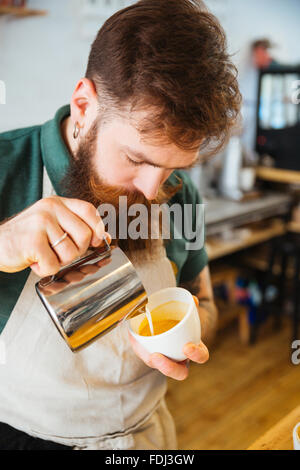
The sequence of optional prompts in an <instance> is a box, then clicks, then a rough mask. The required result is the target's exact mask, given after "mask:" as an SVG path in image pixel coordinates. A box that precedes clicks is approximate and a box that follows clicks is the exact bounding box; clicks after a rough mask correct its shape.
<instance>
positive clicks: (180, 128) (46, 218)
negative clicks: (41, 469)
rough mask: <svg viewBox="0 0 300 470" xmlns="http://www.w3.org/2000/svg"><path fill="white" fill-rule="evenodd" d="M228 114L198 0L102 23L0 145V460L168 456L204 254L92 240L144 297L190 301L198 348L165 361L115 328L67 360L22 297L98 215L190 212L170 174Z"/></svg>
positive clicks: (225, 72)
mask: <svg viewBox="0 0 300 470" xmlns="http://www.w3.org/2000/svg"><path fill="white" fill-rule="evenodd" d="M62 79H63V77H62ZM239 107H240V93H239V90H238V85H237V80H236V70H235V67H234V66H233V64H232V63H231V61H230V58H229V56H228V54H227V50H226V40H225V36H224V32H223V30H222V28H221V26H220V25H219V23H218V21H217V19H216V18H215V17H214V16H213V15H211V14H210V13H209V12H208V11H207V10H206V8H205V7H204V5H203V4H202V3H201V2H197V1H189V0H164V1H161V0H141V1H139V2H137V3H135V4H134V5H132V6H130V7H127V8H125V9H123V10H121V11H119V12H117V13H116V14H114V15H113V16H112V17H111V18H109V19H108V20H107V21H106V22H105V23H104V25H103V26H102V28H101V29H100V31H99V33H98V35H97V37H96V39H95V41H94V42H93V44H92V47H91V51H90V55H89V59H88V65H87V69H86V74H85V76H84V77H83V78H81V79H80V80H79V81H78V83H77V85H76V88H75V90H74V92H73V94H72V99H71V103H70V105H67V106H63V107H62V108H60V109H59V110H58V111H57V113H56V115H55V117H54V119H52V120H50V121H48V122H46V123H45V124H43V125H38V126H34V127H30V128H25V129H18V130H13V131H10V132H6V133H3V134H1V135H0V167H1V175H0V193H1V201H0V221H1V224H0V295H1V306H0V325H1V331H2V333H1V336H0V340H1V345H2V346H3V348H2V350H4V351H5V360H3V361H2V363H1V364H0V422H1V424H0V448H3V449H62V450H63V449H176V447H177V443H176V432H175V426H174V422H173V419H172V417H171V415H170V413H169V411H168V409H167V407H166V403H165V394H166V390H167V380H166V377H171V378H173V379H176V380H183V379H186V378H187V376H188V361H189V360H191V361H194V362H196V363H204V362H206V361H207V359H208V350H207V347H206V346H205V344H204V343H206V341H208V340H209V338H210V337H211V336H212V335H213V332H214V330H215V327H216V322H217V311H216V308H215V305H214V300H213V292H212V288H211V283H210V276H209V268H208V265H207V262H208V260H207V255H206V252H205V248H204V247H201V248H199V249H197V250H192V249H191V250H189V249H186V239H185V236H184V234H182V237H181V238H178V237H173V238H172V239H171V240H168V241H167V242H166V243H165V241H164V240H163V239H162V237H159V238H158V239H156V240H151V239H141V240H130V239H127V240H124V239H122V240H121V239H120V237H119V236H118V233H117V234H116V237H115V238H114V237H109V234H106V236H107V237H108V239H109V241H110V242H112V243H117V244H119V245H120V247H121V248H123V249H124V250H125V252H126V254H127V255H128V257H129V258H130V259H131V261H132V262H133V264H134V266H135V268H136V269H137V271H138V274H139V275H140V277H141V280H142V282H143V284H144V286H145V289H146V291H147V293H148V294H151V293H152V292H155V291H157V290H159V289H163V288H165V287H170V286H176V285H180V286H183V287H185V288H186V289H188V290H189V291H190V292H191V293H192V294H193V295H194V296H195V301H196V302H197V304H198V311H199V316H200V321H201V325H202V339H203V341H204V342H201V343H200V344H191V343H188V344H186V346H185V348H184V353H185V354H186V357H187V358H188V360H186V361H183V362H181V363H178V362H175V361H172V360H171V359H169V358H167V357H165V356H163V355H162V354H159V353H154V354H151V355H150V354H148V353H147V352H146V351H145V350H144V349H143V348H142V347H141V346H139V345H138V344H137V343H136V342H135V341H134V339H133V338H132V337H131V336H130V335H129V334H128V331H127V329H126V326H124V325H122V324H121V325H120V326H118V327H117V328H115V329H114V330H112V331H111V332H110V333H109V334H107V335H105V336H103V337H102V338H100V339H98V340H97V341H95V342H94V343H93V344H91V345H90V346H88V347H87V348H85V349H83V350H82V351H80V352H78V353H76V354H74V353H72V352H71V351H70V350H69V349H68V347H67V345H66V344H65V342H64V341H63V339H62V338H61V337H60V336H59V335H58V333H57V331H56V329H55V328H54V326H53V324H52V323H51V319H50V318H49V316H48V315H47V314H45V310H44V307H43V305H42V304H41V302H40V300H39V299H38V297H37V295H36V293H35V288H34V286H35V283H36V282H37V281H38V280H39V279H40V278H41V277H43V276H47V275H50V274H54V273H56V272H58V271H59V270H60V269H61V267H62V266H65V265H67V264H69V263H71V262H72V261H74V260H75V259H76V258H78V257H79V256H81V255H83V254H84V253H85V252H86V251H87V249H88V248H89V247H90V248H93V247H98V246H99V245H100V244H101V243H102V242H103V236H104V235H105V226H104V224H103V221H102V220H101V217H100V218H99V212H98V211H97V210H96V209H97V208H101V205H102V204H103V203H111V204H113V205H114V206H115V207H116V208H118V198H119V196H127V198H128V203H129V205H130V204H132V203H135V202H140V203H143V204H145V205H146V206H147V207H148V208H149V207H151V204H153V203H157V202H161V201H168V203H177V204H180V205H181V207H184V205H185V204H189V205H192V206H193V207H196V205H197V204H199V203H201V199H200V196H199V193H198V190H197V188H196V187H195V186H194V185H193V184H192V182H191V180H190V178H189V177H188V173H186V172H184V170H185V169H187V168H190V167H191V166H193V165H194V164H195V163H196V162H197V161H199V158H200V159H204V158H207V157H208V155H212V154H214V153H216V152H217V151H218V150H219V149H220V148H221V147H222V146H223V145H224V144H225V143H226V141H227V139H228V137H229V135H230V132H231V129H232V128H233V126H234V125H235V123H236V120H237V116H238V114H239ZM195 223H196V219H195V218H194V219H193V220H192V225H193V228H194V229H195ZM111 238H113V240H111ZM195 399H196V397H195Z"/></svg>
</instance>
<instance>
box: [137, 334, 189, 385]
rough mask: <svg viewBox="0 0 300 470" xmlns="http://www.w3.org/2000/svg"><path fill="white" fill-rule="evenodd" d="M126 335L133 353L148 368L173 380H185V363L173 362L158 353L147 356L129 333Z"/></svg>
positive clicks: (146, 352)
mask: <svg viewBox="0 0 300 470" xmlns="http://www.w3.org/2000/svg"><path fill="white" fill-rule="evenodd" d="M128 334H129V339H130V342H131V345H132V348H133V350H134V352H135V353H136V354H137V356H139V357H140V359H142V361H144V362H145V364H146V365H147V366H148V367H152V368H153V369H157V370H159V371H160V372H161V373H162V374H164V375H166V376H167V377H170V378H172V379H175V380H184V379H186V378H187V376H188V367H187V363H186V361H183V362H175V361H172V360H171V359H169V358H167V357H166V356H164V355H163V354H160V353H153V354H149V353H148V351H146V350H145V349H144V348H143V347H142V346H141V345H140V344H139V343H138V342H137V341H136V339H135V338H134V337H133V336H132V335H131V334H130V333H129V332H128Z"/></svg>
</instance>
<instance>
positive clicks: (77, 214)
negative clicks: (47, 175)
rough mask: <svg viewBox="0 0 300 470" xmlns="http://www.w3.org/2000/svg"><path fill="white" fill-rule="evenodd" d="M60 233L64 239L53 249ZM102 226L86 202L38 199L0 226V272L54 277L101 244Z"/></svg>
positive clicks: (67, 199) (60, 198)
mask: <svg viewBox="0 0 300 470" xmlns="http://www.w3.org/2000/svg"><path fill="white" fill-rule="evenodd" d="M64 232H66V233H67V234H68V236H67V237H66V238H65V239H64V240H63V241H61V242H60V243H59V244H58V245H56V246H55V247H53V248H52V247H51V245H52V244H54V243H55V242H56V241H57V240H59V239H60V238H61V237H62V236H63V235H64ZM104 234H105V228H104V224H103V222H102V219H101V217H100V216H99V214H98V212H97V211H96V208H95V207H94V206H93V205H92V204H90V203H89V202H86V201H82V200H79V199H69V198H64V197H59V196H51V197H48V198H44V199H40V200H39V201H37V202H36V203H35V204H33V205H32V206H30V207H28V208H27V209H25V210H24V211H22V212H20V213H19V214H18V215H16V216H15V217H13V218H11V219H9V220H8V221H7V222H4V223H3V224H0V271H4V272H7V273H14V272H18V271H22V270H23V269H25V268H27V267H29V266H30V267H31V269H32V270H33V271H34V272H35V273H36V274H37V275H38V276H40V277H44V276H49V275H52V274H56V273H57V272H58V271H59V270H60V268H61V267H62V266H64V265H67V264H70V263H71V262H72V261H74V260H75V259H76V258H78V257H80V256H82V255H83V254H84V253H85V252H86V251H87V249H88V248H89V247H90V246H93V247H97V246H99V245H101V243H103V236H104Z"/></svg>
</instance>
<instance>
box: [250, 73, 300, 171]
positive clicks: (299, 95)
mask: <svg viewBox="0 0 300 470" xmlns="http://www.w3.org/2000/svg"><path fill="white" fill-rule="evenodd" d="M256 119H257V123H256V124H257V125H256V151H257V153H258V154H259V155H260V160H261V163H262V164H264V161H265V160H266V157H265V156H266V155H268V156H269V157H271V163H272V165H273V166H274V167H275V168H282V169H288V170H296V171H300V65H299V66H297V67H287V66H281V65H276V66H272V67H270V68H268V69H264V70H261V71H260V72H259V80H258V98H257V113H256ZM268 163H270V158H269V159H268Z"/></svg>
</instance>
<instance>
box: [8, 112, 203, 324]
mask: <svg viewBox="0 0 300 470" xmlns="http://www.w3.org/2000/svg"><path fill="white" fill-rule="evenodd" d="M68 115H70V106H69V105H67V106H63V107H62V108H60V109H59V110H58V111H57V113H56V115H55V117H54V119H52V120H50V121H48V122H46V123H45V124H43V125H40V126H33V127H27V128H25V129H17V130H13V131H9V132H5V133H2V134H0V221H3V220H4V219H6V218H8V217H11V216H13V215H15V214H18V213H19V212H21V211H22V210H24V209H25V208H26V207H28V206H30V205H31V204H33V203H34V202H36V201H38V200H39V199H41V198H42V195H43V167H44V166H45V167H46V169H47V173H48V175H49V178H50V180H51V183H52V185H53V187H54V189H55V191H56V194H58V195H59V196H64V191H63V188H62V187H61V186H60V181H61V179H62V177H63V176H64V174H65V172H66V170H67V168H68V165H69V162H70V154H69V152H68V149H67V147H66V145H65V143H64V141H63V138H62V136H61V132H60V124H61V122H62V120H63V119H64V118H65V117H67V116H68ZM176 176H178V177H180V178H181V180H182V182H183V185H182V189H181V190H180V191H178V192H177V193H176V194H175V196H174V197H173V198H172V199H171V200H170V201H169V204H173V203H179V204H181V205H183V204H192V205H193V207H196V204H201V198H200V196H199V193H198V191H197V189H196V188H195V186H194V185H193V183H192V181H191V179H190V178H189V176H188V175H187V174H186V173H185V172H183V171H179V170H176V171H174V172H173V173H172V175H171V176H170V178H169V182H170V183H171V184H177V183H178V180H177V178H176ZM193 217H195V212H194V215H193ZM193 226H195V220H194V221H193ZM166 252H167V256H168V258H169V259H170V261H171V263H172V266H173V269H174V273H175V275H176V281H177V284H180V283H181V282H183V281H189V280H191V279H193V278H194V277H195V276H197V274H198V273H199V272H200V271H202V269H203V268H204V267H205V265H206V264H207V254H206V252H205V248H200V249H198V250H190V251H189V250H187V249H186V239H185V238H184V237H182V238H174V239H172V240H170V241H168V242H167V243H166ZM29 273H30V268H27V269H25V270H23V271H21V272H18V273H4V272H0V300H1V302H0V332H1V331H2V330H3V328H4V326H5V324H6V322H7V320H8V318H9V316H10V314H11V312H12V310H13V308H14V306H15V304H16V302H17V300H18V297H19V295H20V294H21V291H22V289H23V287H24V285H25V283H26V280H27V278H28V276H29ZM32 295H33V296H34V295H36V293H35V292H32Z"/></svg>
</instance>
